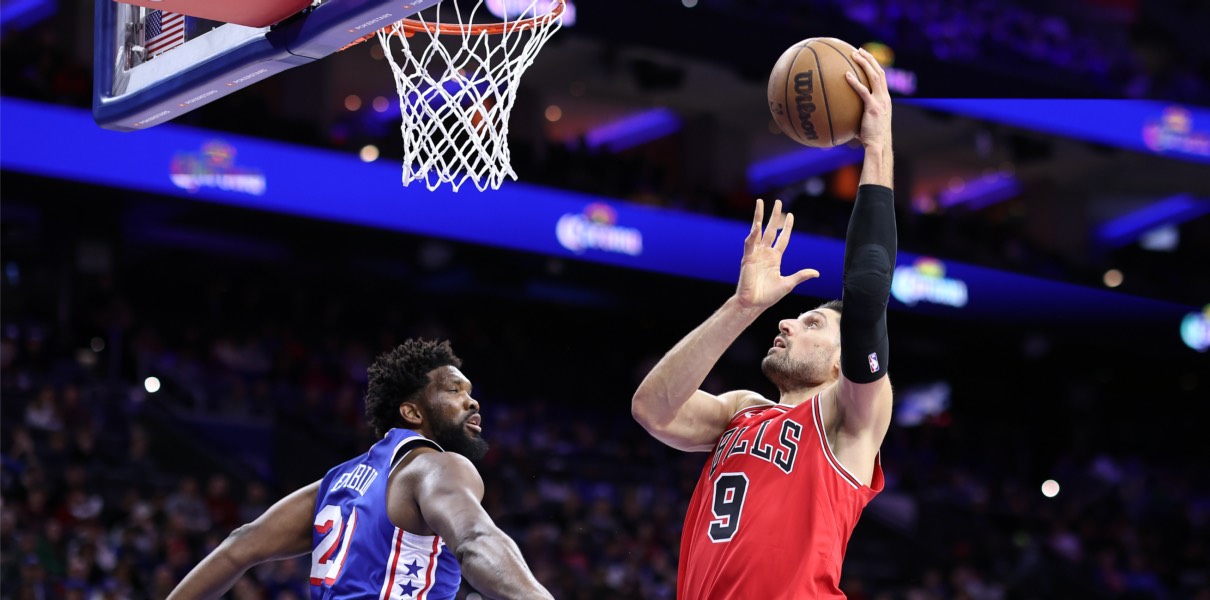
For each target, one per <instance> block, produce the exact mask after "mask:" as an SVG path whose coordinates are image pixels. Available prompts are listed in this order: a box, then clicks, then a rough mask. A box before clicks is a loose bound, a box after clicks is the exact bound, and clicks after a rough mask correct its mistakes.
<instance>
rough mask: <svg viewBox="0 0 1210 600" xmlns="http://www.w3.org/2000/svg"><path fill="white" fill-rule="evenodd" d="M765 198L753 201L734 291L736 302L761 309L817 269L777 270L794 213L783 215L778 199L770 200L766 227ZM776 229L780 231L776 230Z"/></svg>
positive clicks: (772, 303) (791, 226) (814, 272)
mask: <svg viewBox="0 0 1210 600" xmlns="http://www.w3.org/2000/svg"><path fill="white" fill-rule="evenodd" d="M764 216H765V202H764V200H759V199H758V200H757V201H756V216H755V217H753V219H752V230H751V231H749V232H748V237H747V238H746V239H745V240H744V259H743V262H742V263H741V264H740V269H739V286H738V288H737V289H736V291H735V296H736V298H737V299H738V300H739V301H740V304H741V305H743V306H746V307H753V308H760V309H765V308H768V307H770V306H773V305H774V304H776V303H777V301H778V300H781V299H782V298H785V297H786V294H789V293H790V291H791V290H793V289H794V287H795V286H797V285H798V284H800V283H802V282H804V281H806V280H808V279H813V278H815V277H819V271H816V270H815V269H803V270H801V271H799V272H797V273H794V274H793V275H790V276H787V277H783V276H782V274H781V256H782V254H783V253H784V252H785V251H786V246H787V245H788V244H789V243H790V231H791V230H792V229H793V228H794V215H791V214H789V213H787V214H785V215H783V214H782V212H781V200H777V201H775V202H774V203H773V215H772V216H771V217H770V218H769V227H767V228H765V227H764ZM778 230H780V231H781V235H780V236H779V235H778V234H777V232H778Z"/></svg>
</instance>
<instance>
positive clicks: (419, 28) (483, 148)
mask: <svg viewBox="0 0 1210 600" xmlns="http://www.w3.org/2000/svg"><path fill="white" fill-rule="evenodd" d="M484 1H485V0H476V4H475V6H474V8H473V9H471V11H470V12H469V13H467V14H466V19H465V20H464V19H463V16H464V14H463V11H461V10H460V9H459V7H458V3H457V2H456V1H455V0H444V1H443V2H441V3H440V4H438V5H437V8H436V9H434V10H435V15H434V16H433V17H432V18H431V19H426V18H425V17H424V15H423V14H422V13H418V14H417V15H416V17H418V18H414V19H403V20H401V21H398V22H396V23H394V24H392V25H390V26H389V27H386V28H384V29H382V30H380V31H378V32H377V35H378V41H379V42H380V43H381V44H382V49H383V51H384V52H385V54H386V57H387V60H389V61H390V63H391V71H392V72H393V73H394V74H395V84H396V85H395V87H396V89H397V91H398V92H399V106H400V109H401V112H402V113H403V123H402V125H401V126H400V130H401V131H402V133H403V185H405V186H407V185H408V184H410V183H412V182H413V181H421V180H422V181H424V183H425V185H426V186H427V187H428V189H429V190H435V189H437V187H438V186H440V185H441V184H442V183H449V184H450V185H451V186H452V187H453V189H454V191H458V188H459V187H460V186H461V185H462V184H463V183H465V182H466V180H467V179H470V180H471V181H472V182H473V183H474V184H475V187H477V188H479V191H484V190H486V189H487V188H488V187H491V188H492V189H498V188H499V187H500V185H501V184H502V183H503V182H504V178H505V177H506V176H507V177H511V178H512V179H513V180H514V181H515V180H516V179H517V173H516V172H515V171H513V168H512V166H511V165H510V164H509V159H510V156H509V151H508V116H509V112H510V111H511V110H512V107H513V102H514V101H515V99H516V94H517V87H518V86H517V83H518V82H519V81H520V79H521V76H522V75H523V74H524V73H525V70H526V69H528V68H529V66H530V65H532V64H533V62H534V58H536V57H537V55H538V51H539V50H541V49H542V46H543V45H544V44H545V43H546V41H547V40H549V39H550V37H551V36H552V35H554V33H555V32H556V31H558V30H559V27H560V26H561V25H562V22H563V20H562V16H563V11H564V9H565V7H566V1H565V0H522V1H521V2H519V3H518V2H516V1H515V0H514V1H512V2H509V1H505V2H502V4H504V5H505V6H506V7H507V8H506V9H504V10H503V11H502V12H503V13H504V15H505V16H504V20H503V21H500V22H492V23H486V24H482V23H476V22H475V21H476V18H477V17H478V16H479V15H478V13H479V9H480V8H481V7H483V5H484ZM486 1H487V2H499V0H486ZM526 3H528V7H526ZM446 4H452V5H453V9H452V11H451V10H448V9H447V10H446V11H445V13H446V18H445V19H443V18H442V14H441V13H442V9H441V7H442V6H443V5H446ZM518 5H519V6H518ZM518 7H521V8H523V10H521V11H519V12H518V11H517V10H516V9H517V8H518ZM451 12H452V13H453V19H450V18H449V15H450V13H451ZM497 14H499V13H497Z"/></svg>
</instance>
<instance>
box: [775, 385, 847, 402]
mask: <svg viewBox="0 0 1210 600" xmlns="http://www.w3.org/2000/svg"><path fill="white" fill-rule="evenodd" d="M834 383H835V382H834V381H829V382H826V383H821V384H819V385H813V386H811V387H807V388H797V389H793V390H781V398H779V399H778V400H777V403H778V404H781V405H784V406H798V405H799V404H802V403H803V402H806V401H808V400H810V399H811V398H814V397H815V396H816V395H817V394H819V393H820V392H822V391H824V390H825V389H827V388H828V386H830V385H832V384H834Z"/></svg>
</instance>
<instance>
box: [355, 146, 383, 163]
mask: <svg viewBox="0 0 1210 600" xmlns="http://www.w3.org/2000/svg"><path fill="white" fill-rule="evenodd" d="M358 156H360V157H361V162H374V161H376V160H378V146H375V145H373V144H369V145H366V146H362V148H361V152H359V153H358Z"/></svg>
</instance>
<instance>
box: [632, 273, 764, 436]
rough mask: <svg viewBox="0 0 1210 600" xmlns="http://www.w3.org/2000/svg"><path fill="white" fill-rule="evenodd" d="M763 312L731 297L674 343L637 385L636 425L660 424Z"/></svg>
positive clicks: (635, 402)
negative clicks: (742, 304)
mask: <svg viewBox="0 0 1210 600" xmlns="http://www.w3.org/2000/svg"><path fill="white" fill-rule="evenodd" d="M761 312H763V309H759V308H752V307H744V306H741V305H740V302H739V300H738V299H736V298H735V297H731V298H729V299H728V300H727V301H726V302H725V303H724V304H723V306H722V307H720V308H719V309H718V310H717V311H715V312H714V314H712V315H710V317H709V318H708V319H706V321H705V322H704V323H702V324H701V325H699V326H698V327H697V328H696V329H694V330H693V331H691V332H689V335H686V336H685V337H684V338H683V339H681V341H680V342H677V344H676V345H675V346H673V347H672V349H671V350H669V351H668V353H667V354H665V355H664V356H663V358H661V359H660V361H659V362H658V363H656V365H655V367H654V368H652V369H651V372H649V373H648V374H647V377H645V378H644V379H643V381H642V383H640V384H639V387H638V390H637V391H636V392H635V394H634V398H633V400H632V401H631V412H632V413H633V414H634V416H635V418H636V419H638V420H639V422H640V423H664V422H667V421H670V420H671V419H672V418H673V417H675V416H676V414H677V411H678V410H680V408H681V406H683V405H684V404H685V402H686V401H688V400H689V397H690V396H692V395H693V394H694V392H696V391H697V390H698V388H700V387H701V385H702V382H703V381H705V380H706V376H707V375H709V374H710V370H711V369H713V368H714V365H715V363H717V362H718V359H719V358H720V357H722V355H723V353H724V352H726V351H727V348H729V347H730V346H731V344H732V343H734V342H735V340H736V338H738V337H739V336H740V334H741V333H743V332H744V330H745V329H747V328H748V326H749V325H751V324H752V322H753V321H755V320H756V318H757V317H758V316H760V313H761Z"/></svg>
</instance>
